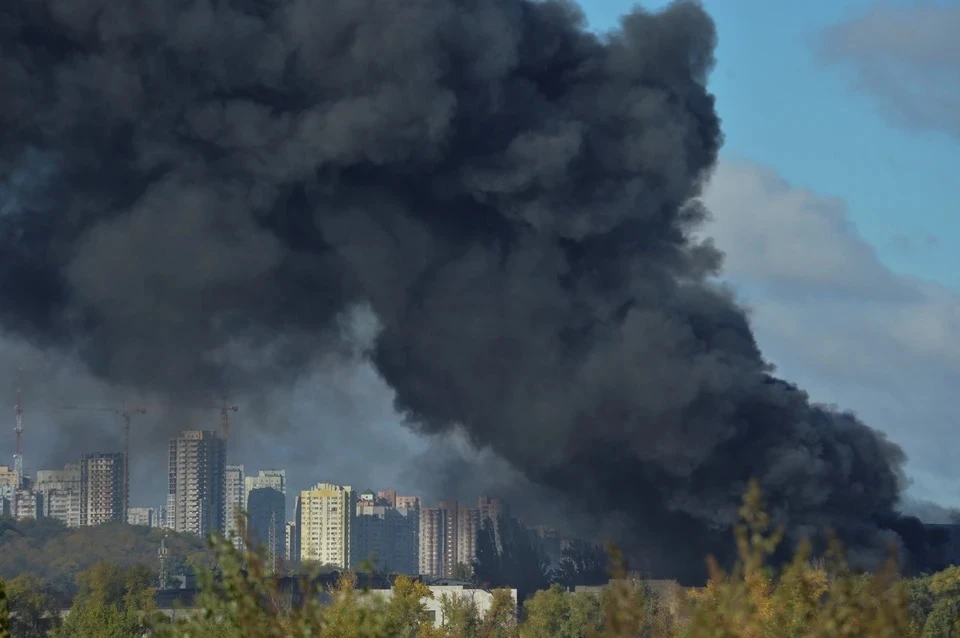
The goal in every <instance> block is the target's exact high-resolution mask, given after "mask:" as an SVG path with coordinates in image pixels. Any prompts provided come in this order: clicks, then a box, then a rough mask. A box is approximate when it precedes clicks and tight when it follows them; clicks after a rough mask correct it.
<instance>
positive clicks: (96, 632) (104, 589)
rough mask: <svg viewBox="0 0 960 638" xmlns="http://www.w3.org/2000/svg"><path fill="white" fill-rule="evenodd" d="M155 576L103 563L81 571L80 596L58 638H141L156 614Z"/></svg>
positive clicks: (75, 601)
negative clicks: (150, 617)
mask: <svg viewBox="0 0 960 638" xmlns="http://www.w3.org/2000/svg"><path fill="white" fill-rule="evenodd" d="M151 580H152V574H151V572H150V570H149V569H147V568H146V567H144V566H142V565H141V566H133V567H128V568H123V567H120V566H118V565H115V564H113V563H108V562H106V561H100V562H98V563H95V564H94V565H93V566H91V567H90V568H89V569H87V570H85V571H83V572H81V573H80V574H79V575H78V577H77V581H78V584H79V591H80V593H79V594H78V595H77V597H76V599H75V600H74V603H73V607H72V608H71V610H70V614H69V615H68V616H67V618H66V620H65V621H64V622H63V625H62V626H61V627H60V628H59V629H57V630H56V631H55V632H54V633H53V635H54V636H55V637H56V638H86V637H88V636H98V637H100V638H130V637H131V636H141V635H143V634H144V632H146V630H147V628H148V626H149V618H148V616H149V614H151V613H152V612H153V611H154V605H153V595H152V593H153V590H152V589H151V587H150V582H151Z"/></svg>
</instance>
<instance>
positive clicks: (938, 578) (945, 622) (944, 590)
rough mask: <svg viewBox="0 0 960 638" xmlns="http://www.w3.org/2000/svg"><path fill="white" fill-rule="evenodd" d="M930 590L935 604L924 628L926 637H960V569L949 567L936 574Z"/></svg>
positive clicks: (932, 578) (931, 580)
mask: <svg viewBox="0 0 960 638" xmlns="http://www.w3.org/2000/svg"><path fill="white" fill-rule="evenodd" d="M929 590H930V593H931V595H932V596H933V600H934V602H933V605H932V607H931V609H930V615H929V616H928V618H927V622H926V623H925V625H924V628H923V635H924V637H928V636H929V637H930V638H934V637H936V638H952V637H954V636H960V567H956V566H954V567H948V568H946V569H944V570H943V571H940V572H937V573H936V574H934V575H933V576H932V577H931V578H930V582H929Z"/></svg>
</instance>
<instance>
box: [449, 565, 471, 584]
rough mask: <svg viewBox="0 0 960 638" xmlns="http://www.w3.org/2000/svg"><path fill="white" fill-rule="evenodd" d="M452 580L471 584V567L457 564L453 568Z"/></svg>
mask: <svg viewBox="0 0 960 638" xmlns="http://www.w3.org/2000/svg"><path fill="white" fill-rule="evenodd" d="M453 579H454V580H462V581H464V582H467V583H471V582H473V565H468V564H466V563H457V564H456V566H455V567H454V568H453Z"/></svg>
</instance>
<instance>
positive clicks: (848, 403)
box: [704, 161, 960, 503]
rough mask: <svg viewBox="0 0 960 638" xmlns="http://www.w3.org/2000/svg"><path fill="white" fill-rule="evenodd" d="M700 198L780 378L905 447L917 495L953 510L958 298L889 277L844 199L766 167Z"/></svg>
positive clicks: (725, 169)
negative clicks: (856, 416)
mask: <svg viewBox="0 0 960 638" xmlns="http://www.w3.org/2000/svg"><path fill="white" fill-rule="evenodd" d="M704 199H705V202H706V203H707V206H708V207H709V208H710V209H711V210H712V211H713V215H714V219H713V221H712V222H711V223H710V224H709V226H708V227H707V228H705V229H704V234H706V235H710V236H713V237H714V238H715V239H716V242H717V245H718V247H720V248H721V249H722V250H724V251H725V252H726V253H727V271H726V272H727V274H726V278H727V279H728V280H730V281H731V282H732V283H734V284H735V285H739V286H741V291H742V296H743V298H744V299H745V301H746V303H747V305H748V307H749V308H750V310H751V316H752V320H753V324H754V327H755V330H756V332H757V337H758V339H759V341H760V345H761V347H762V348H763V349H764V352H765V353H766V355H767V356H768V357H769V358H770V359H771V360H772V361H773V362H774V363H775V364H777V365H778V367H779V369H780V372H781V374H783V375H784V376H785V377H786V378H788V379H791V380H795V381H797V382H799V383H800V384H801V385H802V386H803V387H805V388H807V389H808V390H810V392H811V395H812V397H813V399H814V400H816V401H822V402H827V403H836V404H839V405H840V406H841V407H843V408H844V409H851V410H853V411H855V412H857V413H859V414H860V415H861V417H862V418H864V420H865V421H867V422H868V423H870V424H871V425H873V426H874V427H877V428H878V429H881V430H883V431H885V432H887V433H888V434H889V435H890V437H891V438H892V439H893V440H895V441H897V442H898V443H900V444H901V445H902V446H903V447H904V449H905V450H906V451H907V453H908V455H909V456H910V458H911V461H910V465H909V466H908V469H909V470H910V472H911V474H912V475H913V476H914V479H915V481H916V484H917V485H916V489H915V491H916V492H917V494H922V495H924V496H925V497H929V496H930V495H931V494H934V495H937V496H938V497H939V499H940V500H942V501H944V502H949V503H960V494H957V495H956V496H952V495H951V494H950V492H951V490H950V489H949V486H951V485H953V484H955V483H957V482H958V481H960V470H958V469H956V463H955V459H954V453H955V446H954V445H953V438H954V433H955V421H954V419H955V417H956V409H955V406H956V400H955V398H954V396H955V394H956V389H955V380H956V379H958V378H960V340H958V335H960V297H958V296H957V295H956V294H954V293H953V292H951V291H949V290H945V289H943V288H942V287H939V286H937V285H935V284H932V283H930V282H924V281H917V280H911V279H908V278H905V277H901V276H898V275H897V274H896V273H894V272H892V271H891V270H890V269H889V268H887V267H886V266H885V265H884V264H883V263H882V262H881V261H880V260H879V259H878V257H877V255H876V253H875V252H874V250H873V249H872V248H871V247H870V246H869V245H868V244H867V243H866V242H865V241H864V240H863V238H862V237H860V235H859V234H858V233H857V230H856V228H855V227H854V226H853V224H852V223H851V222H850V220H849V218H848V216H847V212H846V207H845V206H844V204H843V202H842V201H841V200H838V199H836V198H831V197H826V196H823V195H818V194H817V193H814V192H811V191H809V190H805V189H800V188H795V187H793V186H791V185H790V184H788V183H787V182H786V181H785V180H783V179H782V178H781V177H779V176H778V175H776V174H775V173H774V172H772V171H771V170H770V169H768V168H765V167H762V166H757V165H754V164H749V163H737V162H729V161H724V162H722V163H721V165H720V167H719V170H718V171H717V173H716V175H715V176H714V178H713V181H712V182H711V185H710V187H709V189H708V191H707V193H706V195H705V197H704ZM914 468H916V471H914Z"/></svg>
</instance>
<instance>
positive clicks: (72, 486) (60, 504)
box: [35, 463, 80, 527]
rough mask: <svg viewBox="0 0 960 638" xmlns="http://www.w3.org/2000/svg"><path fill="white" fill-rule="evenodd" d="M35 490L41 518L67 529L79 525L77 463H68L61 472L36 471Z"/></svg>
mask: <svg viewBox="0 0 960 638" xmlns="http://www.w3.org/2000/svg"><path fill="white" fill-rule="evenodd" d="M35 489H36V491H37V493H38V494H40V495H41V502H42V504H43V512H42V515H43V516H46V517H48V518H52V519H55V520H58V521H60V522H61V523H63V524H64V525H66V526H67V527H78V526H79V525H80V464H79V463H68V464H67V465H66V466H64V468H63V469H62V470H38V471H37V482H36V487H35Z"/></svg>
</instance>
